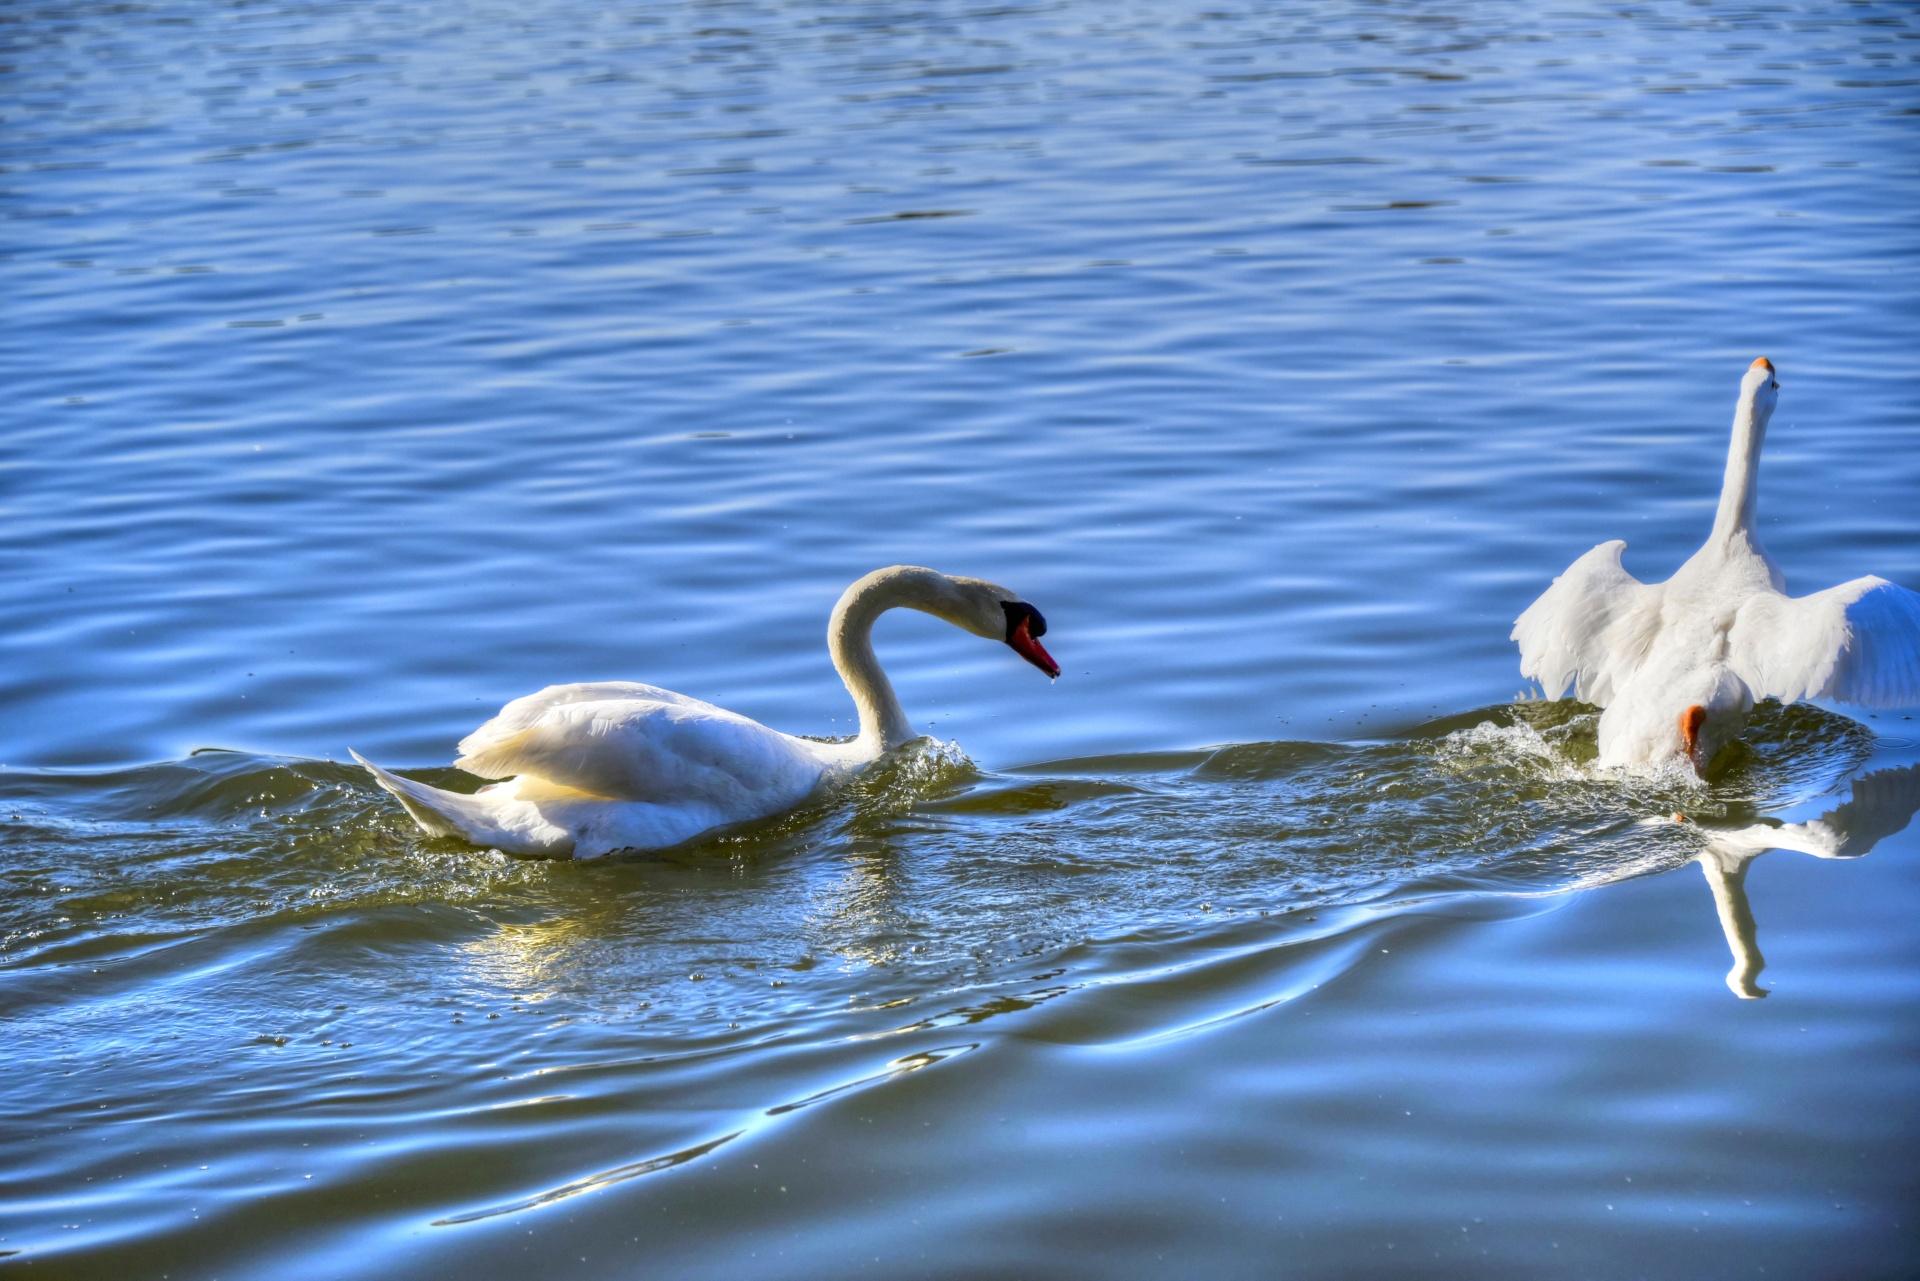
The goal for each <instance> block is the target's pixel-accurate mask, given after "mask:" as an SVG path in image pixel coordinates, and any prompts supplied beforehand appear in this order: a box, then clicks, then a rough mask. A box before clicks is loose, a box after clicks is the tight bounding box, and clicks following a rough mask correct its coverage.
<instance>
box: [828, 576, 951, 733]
mask: <svg viewBox="0 0 1920 1281" xmlns="http://www.w3.org/2000/svg"><path fill="white" fill-rule="evenodd" d="M930 572H931V571H926V570H921V571H910V570H909V571H902V570H898V569H894V570H879V571H877V572H875V573H872V574H868V575H867V576H866V577H865V578H863V579H861V580H860V581H859V582H857V583H855V584H854V585H853V586H851V587H849V588H847V590H846V592H845V593H844V594H843V595H842V596H841V597H840V603H839V604H838V605H835V606H834V607H833V618H832V621H830V622H829V623H828V624H827V650H828V652H829V653H831V654H832V655H833V666H834V668H835V670H837V671H838V672H839V673H840V679H841V680H843V681H845V682H846V684H847V692H848V693H849V694H851V695H853V705H854V707H855V708H856V709H858V711H859V713H860V745H861V747H862V748H863V749H865V750H867V751H871V752H872V753H873V754H874V755H876V756H877V755H879V754H880V753H881V752H887V751H892V750H893V749H894V748H896V747H898V746H900V744H902V743H905V742H908V741H910V740H912V739H913V738H915V737H917V736H916V735H915V733H914V730H913V725H912V724H911V723H910V722H909V721H908V720H907V714H906V712H905V711H903V710H902V709H901V707H900V699H899V697H898V696H897V695H895V694H894V692H893V682H891V681H889V680H888V679H887V674H886V673H885V672H884V671H882V670H880V660H879V659H877V658H875V657H874V654H873V624H874V623H875V621H876V620H878V619H879V617H880V615H882V614H884V613H886V612H887V611H888V610H890V609H892V608H894V607H895V606H896V605H914V604H918V603H920V602H921V601H922V600H923V599H924V597H925V596H926V594H927V587H928V586H929V585H928V584H925V583H923V582H921V581H920V576H921V575H922V574H926V573H930Z"/></svg>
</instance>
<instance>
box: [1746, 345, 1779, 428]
mask: <svg viewBox="0 0 1920 1281" xmlns="http://www.w3.org/2000/svg"><path fill="white" fill-rule="evenodd" d="M1740 397H1741V399H1742V400H1751V401H1752V402H1753V413H1754V417H1756V418H1758V419H1759V420H1760V421H1761V422H1763V423H1764V422H1766V421H1767V419H1769V418H1771V417H1773V405H1774V402H1775V401H1776V400H1778V399H1779V398H1780V375H1779V374H1778V373H1776V372H1775V370H1774V368H1773V362H1772V361H1771V360H1768V359H1767V358H1766V357H1765V356H1762V357H1760V358H1759V359H1758V360H1756V361H1754V362H1753V363H1752V364H1751V365H1748V366H1747V376H1746V377H1745V378H1742V379H1741V380H1740Z"/></svg>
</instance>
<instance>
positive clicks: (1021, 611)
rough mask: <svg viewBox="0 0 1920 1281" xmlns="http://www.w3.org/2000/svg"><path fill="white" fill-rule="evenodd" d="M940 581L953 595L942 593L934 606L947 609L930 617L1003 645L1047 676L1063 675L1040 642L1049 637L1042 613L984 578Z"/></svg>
mask: <svg viewBox="0 0 1920 1281" xmlns="http://www.w3.org/2000/svg"><path fill="white" fill-rule="evenodd" d="M940 577H941V578H944V579H945V580H946V584H947V586H948V587H949V588H950V591H948V592H943V593H940V595H939V596H938V597H936V598H935V601H934V602H933V603H934V604H935V605H936V606H946V607H945V608H934V609H931V610H930V611H929V612H930V613H933V614H936V615H938V616H939V617H941V618H944V619H946V620H947V621H948V622H949V623H952V624H953V625H954V626H956V627H959V628H962V629H964V630H966V631H969V632H972V633H973V634H974V635H975V636H984V637H986V638H987V639H988V640H997V641H1004V642H1005V643H1006V645H1007V646H1008V648H1010V649H1012V650H1013V652H1014V653H1016V654H1018V655H1020V657H1022V658H1024V659H1026V660H1027V661H1028V662H1029V663H1032V664H1033V665H1034V666H1035V667H1037V668H1039V669H1040V670H1041V671H1043V672H1045V673H1046V674H1047V675H1048V676H1050V677H1057V676H1059V675H1060V664H1058V663H1056V662H1054V661H1053V655H1051V654H1049V653H1047V651H1046V647H1045V646H1043V645H1041V644H1040V638H1041V637H1042V636H1045V635H1046V634H1047V620H1046V619H1045V618H1043V617H1041V615H1040V611H1039V610H1037V609H1035V608H1034V607H1033V606H1031V605H1029V604H1027V602H1025V601H1023V600H1021V599H1020V597H1019V595H1018V594H1017V593H1015V592H1011V591H1009V590H1007V589H1006V588H1004V587H1002V586H1000V584H998V583H989V582H988V581H986V580H985V579H984V578H958V577H955V576H954V575H951V574H942V575H940ZM942 598H945V599H942Z"/></svg>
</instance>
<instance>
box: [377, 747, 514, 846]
mask: <svg viewBox="0 0 1920 1281" xmlns="http://www.w3.org/2000/svg"><path fill="white" fill-rule="evenodd" d="M347 754H348V755H349V756H351V757H353V759H354V760H356V761H359V762H360V763H361V764H362V765H364V766H366V768H367V772H368V773H369V774H372V775H373V777H374V781H375V782H377V783H379V784H380V786H382V787H384V788H386V789H387V790H388V791H389V792H392V793H393V794H394V795H395V796H397V797H399V798H400V803H401V804H402V805H404V806H406V807H407V813H409V814H411V815H413V821H414V822H416V823H418V824H419V825H420V826H421V827H423V828H425V829H426V831H427V833H428V835H430V836H460V837H465V838H466V839H467V840H470V841H479V842H482V843H484V842H486V841H487V840H489V839H490V836H491V833H492V832H493V831H494V830H495V829H496V828H497V827H498V824H497V823H495V822H494V821H493V819H492V816H491V815H489V814H487V813H485V812H484V811H483V810H482V809H481V807H480V806H479V805H478V804H476V803H475V802H474V799H473V798H472V797H470V796H462V795H460V794H459V793H458V792H447V791H442V790H441V789H440V788H437V787H433V786H430V785H429V784H426V783H416V782H414V781H413V780H412V779H410V778H401V777H400V776H399V775H398V774H395V773H393V772H391V771H389V770H383V769H381V768H380V767H379V766H378V765H375V764H374V763H373V762H372V761H370V760H368V759H367V758H366V757H364V756H362V755H360V753H358V752H356V751H354V750H353V749H352V748H348V749H347Z"/></svg>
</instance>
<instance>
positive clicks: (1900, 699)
mask: <svg viewBox="0 0 1920 1281" xmlns="http://www.w3.org/2000/svg"><path fill="white" fill-rule="evenodd" d="M1727 661H1728V662H1729V663H1730V664H1731V665H1732V667H1733V670H1734V671H1735V672H1737V673H1739V675H1740V679H1741V680H1743V681H1745V682H1746V683H1747V685H1748V686H1749V687H1750V688H1752V690H1753V693H1754V697H1756V698H1767V697H1772V698H1778V699H1780V700H1781V701H1782V702H1792V701H1793V700H1794V699H1796V698H1831V699H1836V700H1838V701H1839V702H1842V703H1857V704H1859V705H1860V706H1863V707H1911V706H1914V705H1915V704H1920V594H1916V593H1914V592H1910V591H1908V590H1907V589H1906V588H1904V587H1900V586H1897V585H1895V584H1893V583H1890V582H1888V581H1887V580H1886V579H1884V578H1874V577H1871V576H1869V577H1867V578H1856V579H1854V580H1853V581H1852V582H1850V583H1842V584H1840V586H1838V587H1829V588H1828V589H1827V590H1826V591H1824V592H1815V593H1814V594H1813V595H1811V596H1800V597H1792V596H1780V595H1776V594H1774V593H1771V592H1764V593H1762V594H1760V595H1758V596H1755V597H1753V598H1752V599H1750V600H1748V601H1747V602H1746V603H1745V604H1743V605H1741V606H1740V610H1739V612H1738V613H1737V614H1735V615H1734V620H1733V627H1732V629H1731V630H1730V631H1728V633H1727Z"/></svg>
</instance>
